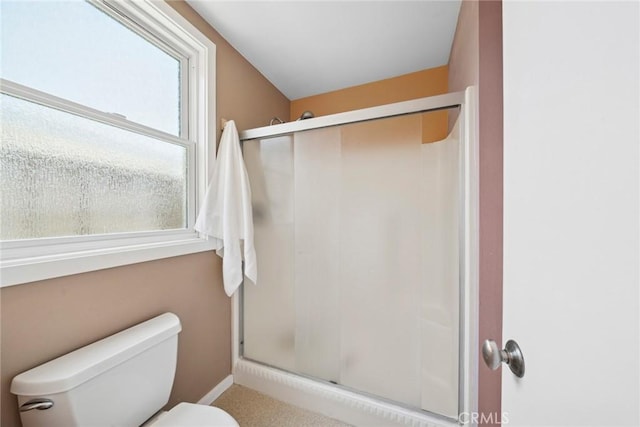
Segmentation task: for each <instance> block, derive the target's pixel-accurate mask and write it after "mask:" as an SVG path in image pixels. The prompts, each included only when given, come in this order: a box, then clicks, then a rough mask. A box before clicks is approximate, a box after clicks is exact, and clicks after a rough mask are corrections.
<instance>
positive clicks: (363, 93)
mask: <svg viewBox="0 0 640 427" xmlns="http://www.w3.org/2000/svg"><path fill="white" fill-rule="evenodd" d="M447 82H448V67H447V66H446V65H443V66H441V67H435V68H429V69H426V70H421V71H417V72H415V73H409V74H404V75H401V76H397V77H392V78H389V79H385V80H379V81H375V82H371V83H366V84H362V85H358V86H352V87H348V88H345V89H340V90H336V91H332V92H327V93H323V94H320V95H314V96H309V97H306V98H300V99H296V100H294V101H291V114H290V115H289V119H290V120H296V119H297V118H298V117H300V115H301V114H302V112H303V111H306V110H309V111H313V113H314V114H315V115H316V116H326V115H327V114H335V113H343V112H345V111H351V110H358V109H361V108H368V107H375V106H378V105H384V104H391V103H394V102H401V101H408V100H410V99H417V98H424V97H427V96H433V95H441V94H444V93H447V92H448V83H447ZM447 134H448V129H447V112H446V111H439V112H431V113H427V114H423V116H422V142H423V143H427V142H435V141H440V140H442V139H444V138H446V136H447Z"/></svg>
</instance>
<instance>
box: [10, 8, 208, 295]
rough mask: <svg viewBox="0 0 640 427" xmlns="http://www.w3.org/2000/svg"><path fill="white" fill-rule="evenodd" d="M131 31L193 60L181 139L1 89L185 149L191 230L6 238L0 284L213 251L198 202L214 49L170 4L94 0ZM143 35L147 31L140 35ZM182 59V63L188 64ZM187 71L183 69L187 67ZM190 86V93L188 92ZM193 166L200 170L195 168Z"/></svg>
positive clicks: (32, 93)
mask: <svg viewBox="0 0 640 427" xmlns="http://www.w3.org/2000/svg"><path fill="white" fill-rule="evenodd" d="M91 2H92V3H93V4H94V5H95V6H97V7H99V8H100V9H102V10H104V11H106V12H107V13H109V14H110V15H111V16H113V17H114V18H115V19H117V20H118V21H119V22H121V23H122V24H124V25H125V26H127V27H129V28H136V27H137V28H136V33H138V34H140V32H139V28H140V27H142V28H143V29H144V30H145V31H147V32H149V33H150V34H153V37H157V38H158V39H159V40H160V41H162V42H163V44H165V45H166V46H167V47H169V48H170V49H175V51H176V52H178V53H179V54H180V56H182V57H185V58H187V63H186V64H185V65H186V68H188V72H187V73H184V72H183V73H182V79H183V80H182V82H181V84H182V94H183V98H182V100H181V103H182V109H184V110H186V111H187V116H188V120H183V121H182V124H181V126H182V129H181V137H176V136H173V135H170V134H167V133H164V132H162V131H159V130H156V129H152V128H150V127H147V126H144V125H141V124H138V123H134V122H131V121H129V120H127V119H126V118H124V117H121V116H118V115H114V114H109V113H105V112H101V111H98V110H94V109H91V108H89V107H86V106H84V105H81V104H77V103H74V102H71V101H68V100H65V99H62V98H58V97H56V96H52V95H50V94H47V93H43V92H40V91H37V90H35V89H32V88H28V87H25V86H22V85H19V84H16V83H12V82H8V81H4V80H0V91H1V92H2V93H6V94H8V95H11V96H15V97H18V98H21V99H25V100H27V101H30V102H35V103H37V104H41V105H44V106H47V107H52V108H55V109H57V110H62V111H66V112H69V113H72V114H76V115H79V116H82V117H86V118H88V119H91V120H96V121H99V122H102V123H106V124H109V125H111V126H116V127H119V128H122V129H126V130H129V131H132V132H136V133H140V134H143V135H149V136H152V137H154V136H155V137H161V139H163V140H165V141H173V142H174V143H177V144H179V145H182V146H184V147H187V150H188V156H189V162H188V164H189V167H188V174H189V176H188V182H189V187H188V190H189V191H188V196H187V199H188V206H189V209H188V218H187V228H186V230H169V231H150V232H136V233H114V234H108V235H88V236H74V237H62V238H58V237H52V238H39V239H25V240H17V241H5V242H0V287H5V286H13V285H19V284H23V283H30V282H34V281H37V280H44V279H51V278H54V277H61V276H67V275H71V274H77V273H84V272H88V271H94V270H101V269H105V268H111V267H117V266H123V265H128V264H135V263H139V262H145V261H151V260H156V259H162V258H168V257H173V256H179V255H186V254H190V253H196V252H202V251H207V250H212V249H214V245H213V242H212V241H211V240H208V239H207V238H206V236H203V235H200V234H199V233H197V232H196V231H194V230H193V225H194V224H195V220H196V215H197V212H198V208H199V201H200V200H202V198H203V197H204V193H205V190H206V186H207V182H208V176H209V175H210V173H209V172H208V170H209V167H210V166H213V159H214V158H215V143H216V120H215V117H216V111H215V99H216V97H215V70H216V68H215V66H216V64H215V57H216V46H215V44H214V43H213V42H212V41H211V40H209V39H208V38H207V37H206V36H204V35H203V34H202V33H201V32H200V31H199V30H198V29H196V28H195V26H193V25H192V24H191V23H190V22H189V21H187V20H186V19H185V18H184V17H183V16H182V15H180V14H179V13H178V12H176V11H175V10H174V9H173V8H172V7H171V6H169V5H168V4H166V3H165V2H164V1H157V0H142V1H141V0H92V1H91ZM141 36H143V37H144V35H142V34H141ZM183 64H184V62H183ZM184 69H185V68H184V67H183V70H184ZM185 89H186V90H185ZM194 166H195V167H194Z"/></svg>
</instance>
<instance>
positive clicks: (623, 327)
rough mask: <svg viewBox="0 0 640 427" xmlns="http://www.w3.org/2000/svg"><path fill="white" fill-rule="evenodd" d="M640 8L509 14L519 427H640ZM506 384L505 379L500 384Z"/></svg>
mask: <svg viewBox="0 0 640 427" xmlns="http://www.w3.org/2000/svg"><path fill="white" fill-rule="evenodd" d="M639 15H640V10H639V3H638V2H637V1H627V2H534V1H528V2H520V1H507V2H505V3H504V4H503V30H504V32H503V37H504V101H505V102H504V123H505V125H504V131H505V133H504V313H503V324H504V328H503V331H504V332H503V337H502V338H503V342H506V340H508V339H510V338H512V339H515V340H516V341H517V342H518V343H519V345H520V347H521V349H522V352H523V354H524V359H525V363H526V372H525V375H524V378H522V379H517V378H516V377H515V376H514V375H513V374H512V373H511V372H510V371H509V369H507V368H506V367H503V368H502V411H503V422H505V423H508V425H509V426H534V425H535V426H538V425H558V426H569V425H600V426H613V425H636V426H637V425H640V417H639V415H638V408H639V401H640V394H639V391H638V389H639V369H638V365H639V364H640V355H639V351H638V340H639V335H640V331H639V327H638V323H639V318H638V312H639V303H638V299H639V293H638V287H639V285H638V281H639V274H638V264H639V255H640V254H639V250H638V246H639V239H638V233H639V227H638V223H639V218H640V212H639V209H638V192H639V185H638V180H639V174H638V155H639V150H638V146H639V145H640V132H639V124H638V122H639V117H640V110H639V96H640V92H639V90H640V87H639V84H638V80H639V76H640V68H639V65H638V62H639V60H638V58H639V56H640V43H639V31H640V22H639ZM496 374H498V372H496Z"/></svg>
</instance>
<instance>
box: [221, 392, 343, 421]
mask: <svg viewBox="0 0 640 427" xmlns="http://www.w3.org/2000/svg"><path fill="white" fill-rule="evenodd" d="M213 406H217V407H219V408H222V409H224V410H225V411H227V412H228V413H229V414H231V416H233V417H234V418H235V419H236V420H237V421H238V424H240V427H289V426H290V427H348V426H349V425H348V424H344V423H342V422H340V421H337V420H334V419H332V418H327V417H325V416H323V415H319V414H316V413H314V412H309V411H306V410H304V409H301V408H298V407H296V406H292V405H289V404H287V403H284V402H281V401H279V400H276V399H273V398H271V397H269V396H265V395H264V394H262V393H258V392H257V391H255V390H251V389H249V388H246V387H243V386H240V385H236V384H234V385H232V386H231V387H230V388H229V389H228V390H227V391H225V392H224V393H223V394H222V396H220V397H219V398H218V399H217V400H216V401H215V402H213Z"/></svg>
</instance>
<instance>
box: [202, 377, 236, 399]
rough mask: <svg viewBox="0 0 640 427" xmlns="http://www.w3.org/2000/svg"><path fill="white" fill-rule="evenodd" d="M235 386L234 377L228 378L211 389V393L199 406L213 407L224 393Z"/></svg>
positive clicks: (205, 396) (206, 395) (203, 397)
mask: <svg viewBox="0 0 640 427" xmlns="http://www.w3.org/2000/svg"><path fill="white" fill-rule="evenodd" d="M232 385H233V375H229V376H227V377H226V378H225V379H223V380H222V381H220V383H219V384H218V385H217V386H215V387H214V388H212V389H211V391H210V392H209V393H207V394H205V395H204V396H202V399H200V400H198V402H197V403H198V404H199V405H211V404H212V403H213V401H214V400H216V399H217V398H218V397H220V395H221V394H222V393H224V392H225V391H226V390H227V389H228V388H229V387H231V386H232Z"/></svg>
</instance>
